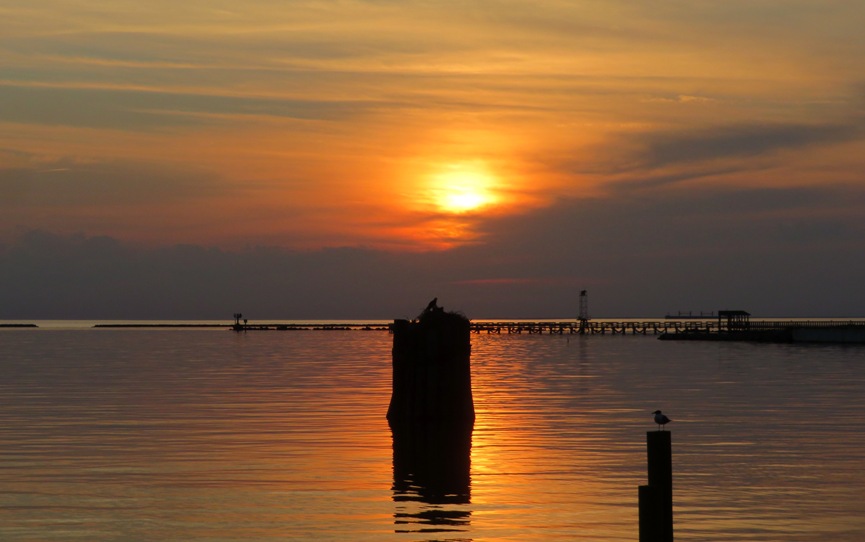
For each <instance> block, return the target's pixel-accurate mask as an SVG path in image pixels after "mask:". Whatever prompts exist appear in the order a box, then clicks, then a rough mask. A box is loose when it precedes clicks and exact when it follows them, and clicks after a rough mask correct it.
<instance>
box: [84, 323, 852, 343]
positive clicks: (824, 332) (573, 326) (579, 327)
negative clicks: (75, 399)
mask: <svg viewBox="0 0 865 542" xmlns="http://www.w3.org/2000/svg"><path fill="white" fill-rule="evenodd" d="M94 327H98V328H151V329H170V328H180V329H184V328H191V329H194V328H216V329H229V330H233V331H237V332H256V331H388V332H393V323H392V322H385V321H376V322H369V321H366V322H331V321H311V322H299V321H293V322H274V323H250V322H248V321H247V322H246V323H243V322H237V323H235V324H230V323H224V324H216V323H207V324H205V323H153V322H148V323H116V324H110V323H106V324H96V325H95V326H94ZM469 329H470V332H471V333H472V334H475V335H480V334H486V335H504V334H516V335H521V334H525V335H611V336H614V335H655V336H658V338H659V339H661V340H680V341H688V340H691V341H753V342H823V343H865V319H857V320H777V321H776V320H756V321H755V320H748V319H742V318H739V319H722V318H717V317H716V318H715V319H708V318H707V319H694V318H684V319H681V320H674V319H668V318H664V319H655V320H652V319H645V320H639V319H628V320H612V319H609V320H608V319H603V320H576V319H575V320H536V321H530V320H474V321H471V322H470V324H469Z"/></svg>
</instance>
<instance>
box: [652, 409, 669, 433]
mask: <svg viewBox="0 0 865 542" xmlns="http://www.w3.org/2000/svg"><path fill="white" fill-rule="evenodd" d="M652 414H654V415H655V423H656V424H658V431H661V429H662V427H663V426H664V425H667V424H668V423H670V422H671V421H673V420H671V419H670V418H668V417H667V415H666V414H664V413H663V412H661V411H660V410H656V411H654V412H652Z"/></svg>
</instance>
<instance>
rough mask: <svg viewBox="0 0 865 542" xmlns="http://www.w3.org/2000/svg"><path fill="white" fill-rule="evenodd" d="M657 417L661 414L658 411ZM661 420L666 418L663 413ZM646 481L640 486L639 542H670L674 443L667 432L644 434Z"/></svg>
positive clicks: (671, 536)
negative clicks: (647, 478) (646, 465)
mask: <svg viewBox="0 0 865 542" xmlns="http://www.w3.org/2000/svg"><path fill="white" fill-rule="evenodd" d="M658 416H663V415H662V414H660V412H658V413H657V414H656V419H657V417H658ZM663 419H665V420H667V421H669V420H668V419H667V418H666V416H663ZM664 423H666V422H664ZM646 452H647V456H648V474H649V484H648V485H645V486H640V488H639V507H640V512H639V515H640V542H673V446H672V435H671V433H670V432H669V431H663V430H657V431H649V432H647V433H646Z"/></svg>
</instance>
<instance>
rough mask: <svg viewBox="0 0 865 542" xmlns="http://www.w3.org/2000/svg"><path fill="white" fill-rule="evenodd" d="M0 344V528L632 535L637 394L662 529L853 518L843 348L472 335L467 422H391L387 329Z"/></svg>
mask: <svg viewBox="0 0 865 542" xmlns="http://www.w3.org/2000/svg"><path fill="white" fill-rule="evenodd" d="M0 340H2V341H3V343H4V347H5V348H4V349H3V350H2V351H0V366H2V367H3V371H4V378H3V379H2V380H0V401H3V403H2V407H3V408H2V410H0V417H2V420H0V421H2V423H0V438H2V440H3V443H4V445H3V447H2V449H0V460H2V464H3V465H5V467H6V468H4V469H0V484H2V487H3V488H4V491H3V492H2V493H0V539H3V540H36V539H39V540H59V541H66V540H70V541H71V540H81V539H88V540H116V539H120V538H123V539H131V540H189V541H193V542H196V541H205V540H215V539H247V538H250V537H254V538H255V539H256V540H284V539H291V540H332V541H337V540H340V541H342V540H349V541H366V540H369V541H372V540H394V541H399V542H420V541H429V540H448V541H458V540H460V541H461V540H504V541H520V542H523V541H528V542H534V541H542V540H544V541H546V540H580V539H583V540H593V541H601V542H609V541H620V540H621V541H624V540H628V541H633V540H636V539H637V510H636V498H637V486H638V485H640V484H643V483H645V477H646V472H645V464H646V463H645V462H646V459H645V447H644V442H645V432H646V431H651V430H654V427H653V425H652V423H651V415H650V413H651V411H652V410H654V409H655V408H662V409H663V410H664V411H665V412H668V413H669V414H670V415H671V417H672V418H673V422H672V423H671V424H670V429H671V431H672V432H673V446H674V449H673V454H674V455H673V457H674V484H675V487H674V499H675V511H674V515H675V521H676V533H677V539H679V540H724V541H736V542H746V541H748V542H751V541H758V542H776V541H778V540H797V541H807V542H817V541H822V540H833V541H842V542H854V541H858V540H861V539H862V536H863V535H865V519H863V518H865V508H863V506H865V505H863V503H862V501H861V499H860V498H859V496H860V494H861V490H862V488H863V487H865V473H863V471H862V469H861V464H862V461H863V460H865V457H863V452H862V450H863V449H865V437H863V435H865V427H863V424H865V420H863V418H862V416H861V411H862V409H863V408H865V399H863V396H862V393H861V390H862V389H863V386H865V372H863V370H862V365H861V363H860V359H859V353H858V351H853V350H851V349H849V348H848V349H840V348H839V349H833V348H828V347H827V348H802V347H779V346H771V345H733V344H708V343H701V344H687V345H682V344H676V345H670V344H669V343H663V342H661V341H655V340H653V339H652V338H651V337H630V336H628V337H623V336H615V337H612V336H606V337H601V336H596V337H595V336H593V337H552V336H528V335H524V336H504V335H503V336H489V335H477V336H473V337H472V342H473V345H472V348H473V350H472V378H473V389H474V402H475V408H476V416H477V420H476V422H475V424H474V427H473V429H472V431H471V433H470V434H461V433H458V432H453V431H451V432H448V433H443V434H432V433H430V432H428V431H421V432H416V433H414V434H411V433H409V434H397V433H396V432H392V431H391V429H390V427H389V426H388V424H387V421H386V420H385V412H386V410H387V406H388V402H389V399H390V370H391V366H390V349H391V336H390V335H389V334H387V333H384V332H360V331H355V332H336V331H334V332H315V333H313V332H309V333H300V332H298V333H293V332H272V333H258V334H256V333H249V334H245V335H244V334H235V333H231V332H227V331H224V330H207V331H140V330H139V331H119V330H116V331H112V330H104V331H94V330H81V329H78V330H54V331H45V330H34V331H15V332H12V331H5V332H0ZM466 437H470V441H468V440H466ZM446 441H449V442H451V445H449V446H443V445H442V443H443V442H446Z"/></svg>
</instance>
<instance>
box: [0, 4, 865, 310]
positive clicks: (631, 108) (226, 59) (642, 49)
mask: <svg viewBox="0 0 865 542" xmlns="http://www.w3.org/2000/svg"><path fill="white" fill-rule="evenodd" d="M863 28H865V5H863V3H862V2H861V1H860V0H822V1H819V2H817V1H802V0H784V1H782V0H748V1H744V0H729V1H724V2H718V1H711V2H710V1H702V0H688V1H673V0H660V1H655V2H632V1H619V0H604V1H588V0H574V1H569V2H565V1H557V0H538V1H534V2H525V1H520V0H513V1H495V2H494V1H483V0H482V1H476V2H452V1H440V2H431V1H422V2H421V1H416V0H401V1H399V2H391V1H387V0H371V1H335V2H330V1H282V2H280V1H274V0H247V1H244V2H238V1H227V0H208V1H198V0H192V1H185V2H177V1H174V2H166V1H164V0H150V1H148V2H131V1H126V0H110V1H108V0H87V1H84V0H72V1H69V0H67V1H59V0H37V1H28V2H24V1H21V0H7V1H4V2H0V281H2V282H0V318H6V319H16V318H25V319H26V318H180V317H192V318H202V317H214V318H220V317H226V318H227V317H229V316H230V315H231V314H232V313H233V312H236V311H238V310H241V311H244V312H246V313H248V314H249V315H250V316H251V317H255V316H261V317H268V318H276V317H281V318H325V317H332V318H391V317H396V318H399V317H406V316H414V315H415V314H416V313H417V312H419V311H420V309H422V308H423V307H424V306H425V305H426V302H427V301H428V300H429V299H431V298H432V297H434V296H438V297H439V299H440V301H441V303H442V304H443V305H445V307H446V308H449V309H455V310H461V311H464V312H465V313H466V314H467V315H468V316H469V317H472V318H481V317H484V318H488V317H527V318H531V317H550V318H556V317H574V316H575V315H576V311H577V299H578V295H579V291H580V290H581V289H588V290H589V292H590V296H591V297H590V299H591V301H590V303H591V311H590V312H591V313H592V315H593V316H597V317H617V316H622V317H626V316H631V317H640V316H656V317H657V316H663V314H664V313H666V312H671V311H673V312H675V311H678V310H694V311H700V310H704V311H709V310H718V309H725V308H733V309H745V310H749V311H751V312H752V313H753V314H754V315H755V316H765V317H775V316H833V317H836V316H844V317H856V316H865V32H863V31H862V29H863Z"/></svg>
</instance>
